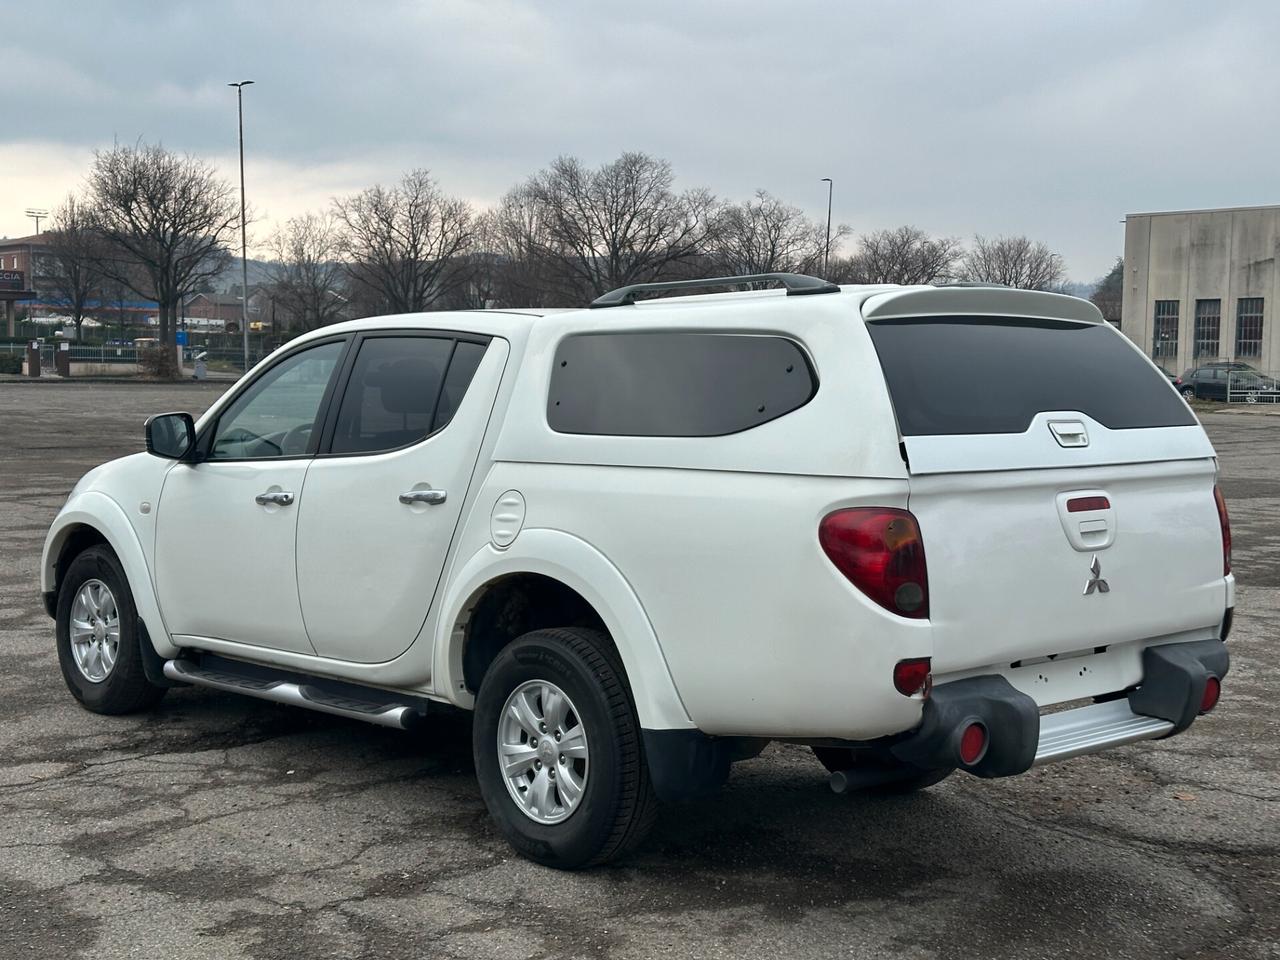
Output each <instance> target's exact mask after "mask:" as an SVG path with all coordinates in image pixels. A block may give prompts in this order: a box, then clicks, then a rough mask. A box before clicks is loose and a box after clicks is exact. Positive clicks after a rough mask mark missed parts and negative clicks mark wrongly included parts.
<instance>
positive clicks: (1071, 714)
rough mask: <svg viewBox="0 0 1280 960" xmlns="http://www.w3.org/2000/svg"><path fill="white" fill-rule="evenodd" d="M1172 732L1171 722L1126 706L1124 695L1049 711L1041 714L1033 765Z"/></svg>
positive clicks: (1127, 702)
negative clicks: (1074, 707) (1105, 700)
mask: <svg viewBox="0 0 1280 960" xmlns="http://www.w3.org/2000/svg"><path fill="white" fill-rule="evenodd" d="M1172 732H1173V724H1172V723H1170V722H1169V721H1168V720H1161V719H1160V718H1159V717H1146V716H1143V715H1142V714H1139V713H1134V712H1133V711H1132V710H1130V709H1129V701H1128V700H1127V699H1125V698H1123V697H1122V698H1120V699H1119V700H1109V701H1107V702H1106V703H1092V704H1089V706H1087V707H1077V708H1076V709H1074V710H1063V711H1062V712H1061V713H1050V714H1047V715H1045V716H1042V717H1041V718H1040V743H1039V746H1037V747H1036V759H1035V765H1036V766H1039V765H1040V764H1042V763H1053V762H1054V761H1055V760H1069V759H1070V758H1071V757H1079V756H1083V755H1084V754H1086V753H1097V752H1098V751H1099V750H1107V749H1109V748H1111V747H1119V746H1122V745H1123V744H1126V743H1135V742H1136V741H1138V740H1151V739H1154V738H1155V737H1163V736H1165V735H1166V734H1169V733H1172Z"/></svg>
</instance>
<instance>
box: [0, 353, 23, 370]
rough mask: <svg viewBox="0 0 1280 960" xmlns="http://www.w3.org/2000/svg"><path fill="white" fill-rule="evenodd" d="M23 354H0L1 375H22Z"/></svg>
mask: <svg viewBox="0 0 1280 960" xmlns="http://www.w3.org/2000/svg"><path fill="white" fill-rule="evenodd" d="M21 372H22V354H20V353H0V373H21Z"/></svg>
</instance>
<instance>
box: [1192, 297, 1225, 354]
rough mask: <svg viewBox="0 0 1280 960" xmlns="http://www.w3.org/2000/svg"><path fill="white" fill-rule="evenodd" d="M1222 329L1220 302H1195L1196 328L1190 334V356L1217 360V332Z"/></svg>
mask: <svg viewBox="0 0 1280 960" xmlns="http://www.w3.org/2000/svg"><path fill="white" fill-rule="evenodd" d="M1221 329H1222V301H1221V300H1197V301H1196V326H1195V332H1194V333H1193V334H1192V345H1191V349H1192V353H1191V356H1193V357H1196V358H1199V357H1210V358H1213V359H1217V356H1218V339H1219V336H1218V335H1219V332H1220V331H1221Z"/></svg>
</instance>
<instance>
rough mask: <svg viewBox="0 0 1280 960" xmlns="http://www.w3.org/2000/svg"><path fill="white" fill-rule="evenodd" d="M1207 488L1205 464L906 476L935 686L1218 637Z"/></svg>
mask: <svg viewBox="0 0 1280 960" xmlns="http://www.w3.org/2000/svg"><path fill="white" fill-rule="evenodd" d="M1213 484H1214V463H1213V461H1212V460H1207V459H1198V460H1183V461H1168V462H1163V463H1141V464H1128V465H1117V466H1107V467H1093V468H1080V469H1069V468H1066V469H1052V470H1027V471H1007V472H997V473H981V474H964V473H960V474H934V475H930V476H923V477H913V478H912V479H911V494H910V500H909V507H910V510H911V512H912V513H914V514H915V515H916V518H917V519H918V520H919V522H920V530H921V533H922V536H923V538H924V545H925V555H926V557H927V558H928V564H929V610H930V621H931V623H932V625H933V641H934V660H933V663H934V671H935V673H938V674H947V673H951V672H954V671H958V670H967V669H971V668H974V667H979V666H986V665H990V664H998V665H1003V666H1008V665H1010V664H1012V663H1013V662H1015V661H1019V660H1025V659H1028V658H1034V657H1043V656H1053V655H1058V654H1066V653H1074V652H1079V651H1087V650H1093V649H1096V648H1099V647H1105V646H1110V645H1112V644H1116V643H1123V642H1125V641H1131V640H1142V639H1148V638H1155V637H1163V636H1167V635H1170V634H1175V633H1180V632H1183V631H1188V630H1193V629H1197V628H1204V627H1214V626H1216V625H1217V624H1218V623H1219V622H1220V621H1221V620H1222V614H1223V609H1224V608H1225V606H1226V582H1225V580H1224V578H1223V572H1222V570H1223V568H1222V540H1221V532H1220V530H1219V527H1218V516H1217V508H1216V506H1215V504H1214V499H1213ZM1073 501H1076V503H1075V504H1074V505H1075V506H1084V507H1085V508H1086V509H1079V510H1075V511H1073V510H1072V509H1071V507H1072V505H1073ZM1104 502H1105V503H1106V504H1107V506H1106V507H1101V504H1102V503H1104ZM1090 507H1092V509H1088V508H1090ZM1095 570H1096V573H1095ZM1091 584H1092V587H1091Z"/></svg>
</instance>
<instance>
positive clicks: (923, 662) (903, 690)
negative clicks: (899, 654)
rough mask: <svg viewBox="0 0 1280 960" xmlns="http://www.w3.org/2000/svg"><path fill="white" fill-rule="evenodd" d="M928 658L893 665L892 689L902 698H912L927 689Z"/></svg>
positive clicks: (900, 661) (902, 661)
mask: <svg viewBox="0 0 1280 960" xmlns="http://www.w3.org/2000/svg"><path fill="white" fill-rule="evenodd" d="M929 670H930V666H929V658H928V657H918V658H916V659H914V660H899V661H898V662H897V663H895V664H894V665H893V687H894V689H895V690H897V691H898V692H899V693H900V694H902V695H903V696H904V697H914V696H915V695H916V694H917V693H920V692H921V691H922V690H923V691H925V692H926V693H927V692H928V687H929V679H930V677H929Z"/></svg>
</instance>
